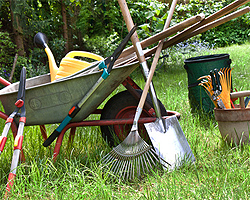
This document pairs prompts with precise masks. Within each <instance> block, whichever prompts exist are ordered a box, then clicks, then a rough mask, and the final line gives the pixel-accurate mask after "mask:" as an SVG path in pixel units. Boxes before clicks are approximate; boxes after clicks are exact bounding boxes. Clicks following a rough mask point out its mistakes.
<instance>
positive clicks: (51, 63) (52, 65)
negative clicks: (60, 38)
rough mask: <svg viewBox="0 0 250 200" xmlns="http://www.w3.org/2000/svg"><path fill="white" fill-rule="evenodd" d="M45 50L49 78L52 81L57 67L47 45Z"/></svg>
mask: <svg viewBox="0 0 250 200" xmlns="http://www.w3.org/2000/svg"><path fill="white" fill-rule="evenodd" d="M45 52H46V54H47V56H48V60H49V71H50V79H51V82H52V81H54V80H55V78H56V74H57V71H58V69H59V68H58V67H57V65H56V61H55V58H54V56H53V54H52V52H51V50H50V48H49V47H48V46H47V47H46V48H45Z"/></svg>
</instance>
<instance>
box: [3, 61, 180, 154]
mask: <svg viewBox="0 0 250 200" xmlns="http://www.w3.org/2000/svg"><path fill="white" fill-rule="evenodd" d="M138 65H139V63H138V62H133V63H130V64H125V65H122V66H119V67H114V69H113V70H112V73H110V76H109V77H108V78H107V80H106V81H104V82H103V83H102V85H100V87H98V88H97V90H96V91H95V93H94V94H93V95H91V97H90V98H89V99H88V100H87V101H86V103H85V104H84V106H83V108H82V109H81V110H80V111H79V113H78V114H77V115H76V116H75V118H73V119H72V123H70V124H68V125H67V126H66V127H65V129H64V130H63V131H62V134H61V135H60V136H59V138H58V141H57V144H56V147H55V150H54V159H56V156H57V155H58V154H59V150H60V146H61V142H62V139H63V135H64V133H65V131H66V130H68V129H69V128H74V129H73V130H72V132H71V135H73V134H74V131H75V127H78V126H102V125H103V126H106V125H118V124H119V125H122V124H123V125H125V124H126V125H129V124H132V121H133V117H132V116H131V115H133V113H132V112H134V111H135V108H134V110H133V111H132V110H131V108H128V109H127V113H126V115H125V118H124V119H120V120H119V119H110V120H92V121H83V120H84V119H86V118H87V117H88V116H89V115H90V114H100V113H101V110H100V109H97V108H98V106H99V105H100V104H101V103H102V102H103V101H104V100H105V99H106V98H107V97H108V96H109V95H110V94H111V93H112V92H113V91H114V90H115V89H116V88H117V87H118V86H119V85H120V84H121V83H123V85H124V86H125V87H126V88H127V89H128V90H130V91H131V93H133V91H135V93H137V92H136V90H137V89H140V88H139V87H138V86H137V85H136V84H135V82H133V80H132V79H131V78H129V75H130V74H131V73H132V72H133V71H134V70H135V69H136V68H137V67H138ZM101 73H102V72H100V71H99V70H98V67H94V68H91V67H90V68H86V69H84V70H82V71H81V73H79V72H77V73H76V74H73V75H71V76H68V77H65V78H61V79H58V80H56V81H53V82H51V81H50V74H45V75H41V76H37V77H33V78H29V79H27V80H26V94H25V99H26V105H25V107H26V126H31V125H40V126H41V131H42V135H43V137H44V139H47V135H46V131H45V127H44V125H45V124H55V123H60V122H62V120H63V119H64V117H65V116H66V115H67V113H68V111H69V110H70V108H71V107H72V105H75V104H76V103H77V102H79V101H80V100H81V98H82V97H83V96H84V95H85V94H86V93H87V92H88V91H89V90H90V88H91V87H92V86H93V85H94V84H95V82H96V81H97V80H98V78H99V77H100V76H101ZM0 82H1V80H0ZM1 83H2V82H1ZM18 86H19V82H16V83H13V84H10V85H8V86H6V87H5V88H3V89H1V90H0V100H1V102H2V105H3V108H4V111H5V112H1V113H0V117H1V118H3V119H6V118H7V117H8V115H9V114H10V113H11V112H12V111H13V110H14V109H15V102H16V97H17V92H18ZM135 107H136V105H135ZM151 109H152V107H151ZM148 110H150V109H148ZM125 112H126V111H125ZM153 112H154V111H152V110H151V113H150V111H148V112H147V113H149V115H151V117H142V118H141V120H140V123H147V122H152V121H155V119H156V118H155V117H154V116H153V115H154V114H153ZM173 114H177V115H179V114H178V113H175V112H168V115H173ZM130 116H131V118H126V117H130ZM12 131H13V134H15V131H16V126H15V124H13V126H12ZM123 137H125V136H123Z"/></svg>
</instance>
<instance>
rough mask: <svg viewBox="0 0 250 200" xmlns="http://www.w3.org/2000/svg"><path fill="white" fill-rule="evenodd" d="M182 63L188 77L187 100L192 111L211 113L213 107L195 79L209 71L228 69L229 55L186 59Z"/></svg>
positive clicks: (207, 73)
mask: <svg viewBox="0 0 250 200" xmlns="http://www.w3.org/2000/svg"><path fill="white" fill-rule="evenodd" d="M184 63H185V65H184V68H185V69H186V71H187V76H188V98H189V104H190V106H191V109H192V111H197V110H203V111H205V112H206V113H209V112H213V110H214V107H215V106H214V104H213V102H212V101H211V99H210V98H209V96H208V95H207V93H206V92H205V90H204V89H203V88H202V87H201V86H199V85H198V84H199V83H200V81H198V80H197V79H198V78H200V77H201V76H205V75H209V73H210V71H211V70H214V69H218V70H220V69H221V68H230V64H231V59H229V54H214V55H206V56H198V57H192V58H189V59H186V60H185V61H184Z"/></svg>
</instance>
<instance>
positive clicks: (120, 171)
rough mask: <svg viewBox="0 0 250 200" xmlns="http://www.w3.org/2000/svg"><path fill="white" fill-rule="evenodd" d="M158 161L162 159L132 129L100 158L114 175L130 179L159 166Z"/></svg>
mask: <svg viewBox="0 0 250 200" xmlns="http://www.w3.org/2000/svg"><path fill="white" fill-rule="evenodd" d="M160 161H164V160H163V159H161V158H160V156H158V155H157V153H156V152H155V150H154V149H153V147H152V146H151V145H148V144H147V143H146V142H145V141H144V140H143V139H142V138H141V137H140V135H139V133H138V131H137V130H132V131H131V132H130V133H129V135H128V136H127V137H126V138H125V140H124V141H123V142H122V143H120V144H119V145H118V146H116V147H114V148H113V149H112V151H111V152H110V153H109V154H107V155H106V156H105V157H103V158H102V160H101V163H104V164H105V166H106V167H108V166H109V167H108V170H110V171H111V172H113V173H114V174H115V175H118V176H119V177H121V178H123V179H125V180H128V179H131V180H132V179H134V178H135V175H137V178H139V177H141V175H142V174H145V173H148V172H150V171H151V170H153V169H155V168H156V167H159V166H160V165H159V164H160ZM164 162H165V161H164ZM165 163H166V164H168V163H167V162H165ZM158 165H159V166H158ZM161 165H162V162H161ZM168 165H169V164H168Z"/></svg>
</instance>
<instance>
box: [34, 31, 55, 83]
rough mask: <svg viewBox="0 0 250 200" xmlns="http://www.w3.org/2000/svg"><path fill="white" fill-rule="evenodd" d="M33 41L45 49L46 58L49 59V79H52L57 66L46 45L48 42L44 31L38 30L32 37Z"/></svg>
mask: <svg viewBox="0 0 250 200" xmlns="http://www.w3.org/2000/svg"><path fill="white" fill-rule="evenodd" d="M34 43H35V44H36V45H37V46H38V47H40V48H43V49H44V50H45V52H46V54H47V56H48V60H49V70H50V79H51V81H54V80H55V77H56V73H57V71H58V67H57V65H56V62H55V58H54V56H53V54H52V52H51V50H50V48H49V47H48V45H47V43H48V38H47V36H46V35H45V34H44V33H41V32H38V33H37V34H36V35H35V37H34Z"/></svg>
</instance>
